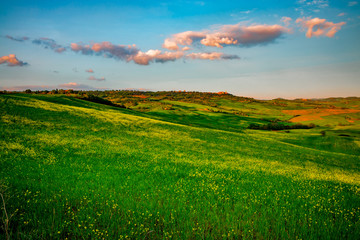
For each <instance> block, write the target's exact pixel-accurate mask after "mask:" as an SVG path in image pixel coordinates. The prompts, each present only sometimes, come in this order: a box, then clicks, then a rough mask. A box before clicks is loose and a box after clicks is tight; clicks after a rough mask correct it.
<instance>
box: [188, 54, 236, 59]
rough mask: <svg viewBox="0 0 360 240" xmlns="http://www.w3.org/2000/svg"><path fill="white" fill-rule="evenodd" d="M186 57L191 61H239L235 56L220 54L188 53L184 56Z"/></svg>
mask: <svg viewBox="0 0 360 240" xmlns="http://www.w3.org/2000/svg"><path fill="white" fill-rule="evenodd" d="M186 57H187V58H191V59H208V60H219V59H240V58H239V57H238V56H237V55H228V54H224V53H220V52H210V53H190V54H188V55H186Z"/></svg>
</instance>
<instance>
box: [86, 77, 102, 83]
mask: <svg viewBox="0 0 360 240" xmlns="http://www.w3.org/2000/svg"><path fill="white" fill-rule="evenodd" d="M88 80H91V81H98V82H101V81H105V78H104V77H101V78H96V77H94V76H90V77H89V78H88Z"/></svg>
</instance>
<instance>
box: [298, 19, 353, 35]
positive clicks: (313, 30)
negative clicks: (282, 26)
mask: <svg viewBox="0 0 360 240" xmlns="http://www.w3.org/2000/svg"><path fill="white" fill-rule="evenodd" d="M296 23H299V24H300V25H301V26H302V27H303V28H304V29H307V32H306V37H308V38H311V37H313V36H315V37H319V36H327V37H334V35H335V33H337V32H338V31H339V30H340V29H341V27H342V26H343V25H345V24H346V22H340V23H333V22H327V21H326V19H320V18H313V19H310V18H298V19H296Z"/></svg>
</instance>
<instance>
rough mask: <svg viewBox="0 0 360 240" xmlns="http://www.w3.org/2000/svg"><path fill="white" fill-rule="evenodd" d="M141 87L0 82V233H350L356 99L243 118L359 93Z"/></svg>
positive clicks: (357, 182) (357, 229)
mask: <svg viewBox="0 0 360 240" xmlns="http://www.w3.org/2000/svg"><path fill="white" fill-rule="evenodd" d="M101 94H102V93H101ZM176 96H177V95H176ZM176 96H175V97H176ZM101 97H105V98H107V99H109V100H111V101H113V102H114V103H115V104H116V103H117V102H119V101H120V100H121V98H119V97H117V98H116V99H115V97H114V96H112V95H107V96H101ZM151 98H152V100H148V101H146V102H145V101H144V102H141V103H140V104H135V105H134V104H132V105H131V106H130V107H128V109H125V108H119V107H116V106H108V105H103V104H98V103H93V102H89V101H84V100H81V99H78V98H74V97H72V96H65V95H40V94H2V95H0V136H1V137H0V193H1V194H2V195H3V197H4V200H5V202H4V204H5V208H4V207H2V208H1V213H0V216H1V220H2V222H1V228H0V238H2V239H6V238H8V239H359V236H360V157H359V156H360V127H359V125H360V121H359V120H360V113H359V112H351V113H344V114H337V115H328V116H324V117H321V118H318V119H316V121H314V123H315V124H317V127H315V128H312V129H294V130H290V131H262V130H250V129H247V126H248V125H249V124H250V123H258V124H265V123H267V122H268V121H271V120H274V119H278V120H281V121H286V120H288V119H291V118H292V117H293V116H291V115H288V114H285V113H284V112H283V110H298V109H310V108H311V109H312V108H317V109H319V108H320V109H321V108H324V109H328V108H330V107H332V108H339V109H340V108H342V109H344V108H348V109H353V110H359V109H360V108H359V105H360V104H359V102H360V101H359V99H358V98H354V99H328V100H314V101H308V102H303V101H295V100H294V101H289V100H272V101H247V100H246V99H245V100H246V101H245V100H244V99H242V100H241V101H240V100H237V99H235V98H231V97H227V98H226V96H224V97H222V96H219V97H216V98H215V97H211V98H210V99H207V100H206V101H204V100H201V101H200V100H199V99H195V100H196V101H192V100H191V99H174V98H171V99H169V98H168V99H165V98H164V99H156V96H151ZM114 99H115V100H114ZM119 99H120V100H119ZM243 100H244V101H243ZM163 106H165V107H163ZM308 122H309V121H307V122H306V123H308ZM310 122H311V121H310ZM288 124H291V123H288ZM5 209H6V213H7V214H5V211H4V210H5ZM10 217H11V218H10ZM7 220H9V221H8V223H9V224H8V225H7V224H6V221H7Z"/></svg>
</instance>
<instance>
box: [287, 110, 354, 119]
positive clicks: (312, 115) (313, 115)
mask: <svg viewBox="0 0 360 240" xmlns="http://www.w3.org/2000/svg"><path fill="white" fill-rule="evenodd" d="M282 112H283V113H285V114H288V115H293V116H296V115H299V116H296V117H293V118H291V119H290V122H303V121H312V120H319V119H322V118H321V117H324V116H330V115H336V114H345V113H357V112H360V110H356V109H302V110H283V111H282Z"/></svg>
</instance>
